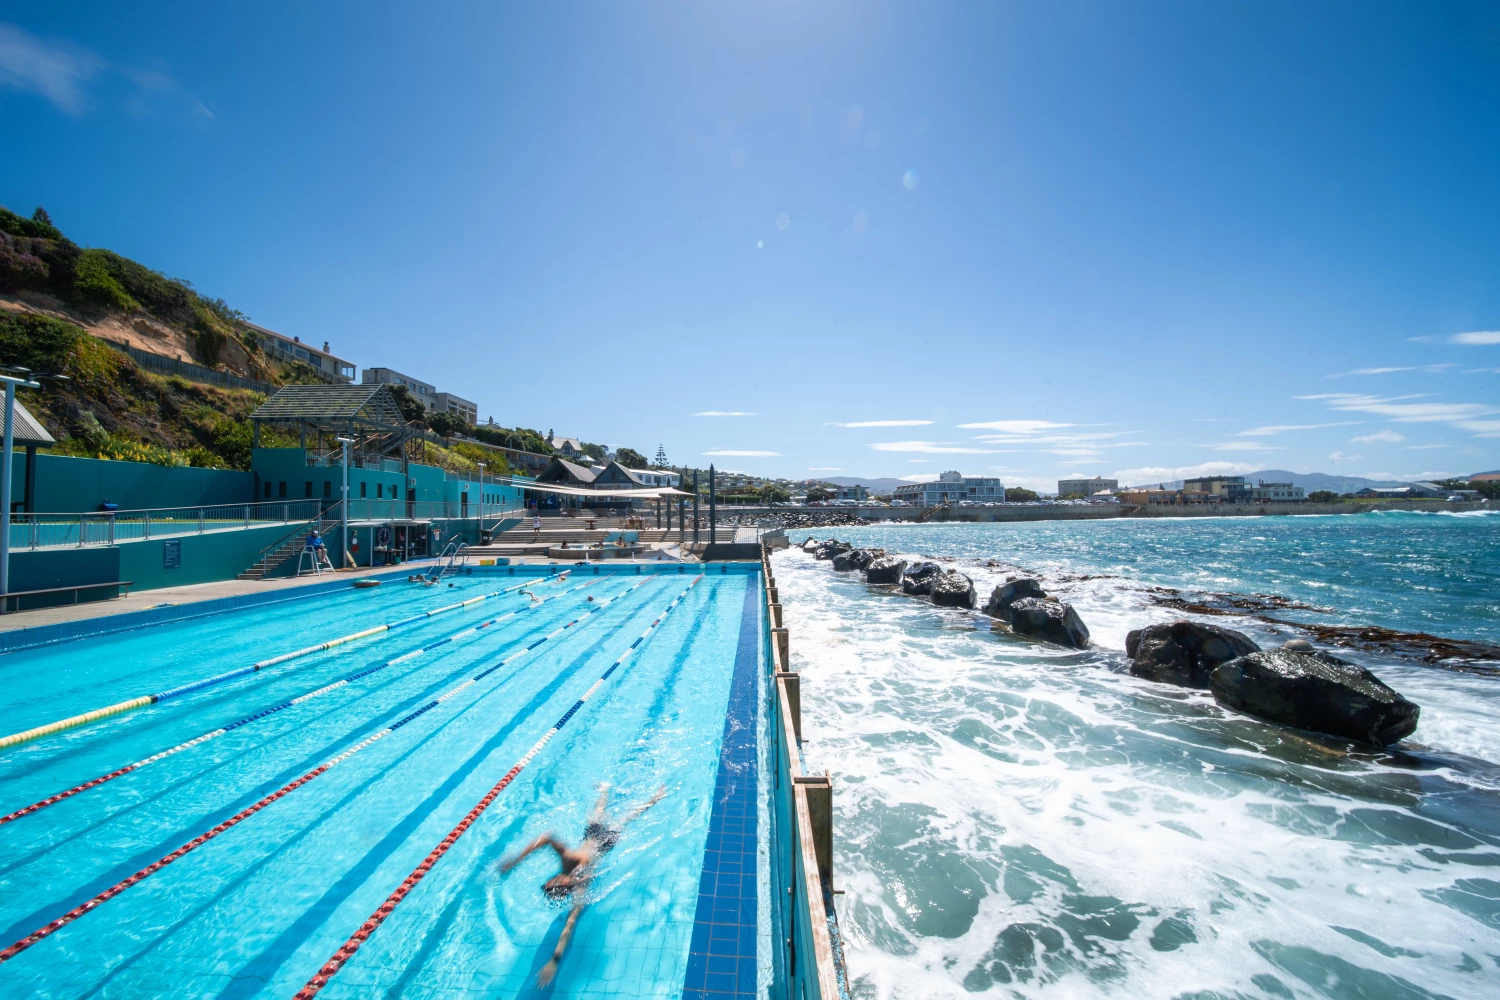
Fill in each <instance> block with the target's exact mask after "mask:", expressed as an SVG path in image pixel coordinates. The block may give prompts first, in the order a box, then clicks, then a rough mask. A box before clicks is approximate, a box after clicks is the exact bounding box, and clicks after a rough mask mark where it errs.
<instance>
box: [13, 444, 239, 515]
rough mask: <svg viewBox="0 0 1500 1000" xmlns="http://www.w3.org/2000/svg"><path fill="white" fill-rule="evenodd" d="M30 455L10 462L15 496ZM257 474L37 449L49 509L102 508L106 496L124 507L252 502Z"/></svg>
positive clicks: (42, 504)
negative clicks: (27, 457) (116, 459)
mask: <svg viewBox="0 0 1500 1000" xmlns="http://www.w3.org/2000/svg"><path fill="white" fill-rule="evenodd" d="M25 476H26V455H25V453H24V452H22V451H18V452H16V453H15V455H14V456H13V459H12V465H11V491H10V496H11V500H12V501H14V502H20V501H21V500H24V499H25V497H26V494H25V492H24V491H25ZM254 485H255V477H254V476H252V475H251V474H250V473H248V472H235V471H233V470H227V469H193V468H179V467H171V466H165V465H149V464H147V463H145V462H108V461H103V460H101V459H97V458H71V457H68V456H64V455H49V454H47V453H46V452H38V453H37V456H36V509H37V511H38V512H39V513H44V514H72V513H79V512H85V511H93V510H98V509H99V505H100V504H101V503H103V502H104V501H105V500H109V501H110V502H112V503H117V504H119V505H120V509H121V510H150V509H155V508H161V507H200V506H201V507H213V506H221V505H225V504H240V503H249V502H250V500H251V499H252V498H251V493H252V492H253V490H254Z"/></svg>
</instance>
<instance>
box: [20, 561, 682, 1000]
mask: <svg viewBox="0 0 1500 1000" xmlns="http://www.w3.org/2000/svg"><path fill="white" fill-rule="evenodd" d="M702 579H703V574H701V573H700V574H698V576H696V577H694V578H693V582H692V583H690V584H688V585H687V588H686V589H684V590H683V592H682V593H680V594H678V595H677V596H676V597H675V598H673V600H672V603H671V604H669V605H667V609H666V610H665V611H663V612H662V613H661V614H660V615H658V616H657V617H656V620H655V621H653V622H652V623H651V624H650V625H648V626H646V631H644V632H642V633H641V634H640V635H639V636H637V637H636V640H635V642H632V643H631V644H630V648H628V649H626V650H625V652H623V653H621V654H620V658H619V659H617V660H615V662H613V663H611V664H610V665H609V668H608V669H607V670H605V671H604V673H603V674H601V675H600V676H599V679H598V680H596V681H594V683H593V685H591V686H590V687H589V689H588V690H587V691H585V692H584V693H583V696H582V697H581V698H579V699H578V700H577V701H575V702H574V703H573V705H572V707H571V708H569V709H568V710H567V711H566V712H564V713H563V715H562V718H560V719H558V720H557V721H556V722H554V723H553V724H552V728H551V729H549V730H547V731H546V732H545V733H543V734H542V738H541V739H539V740H537V741H536V743H534V744H533V745H532V747H531V749H530V750H527V751H526V753H525V754H524V755H522V757H521V759H520V760H518V761H516V763H515V766H513V767H512V768H511V769H510V770H509V771H507V772H505V776H504V777H502V778H501V779H500V780H499V781H498V782H496V783H495V786H494V787H493V788H491V789H490V790H489V791H488V792H487V793H485V796H484V798H482V799H480V800H479V801H478V802H477V803H475V805H474V808H473V809H470V810H469V813H468V815H466V816H465V817H464V818H463V819H462V820H460V821H459V823H458V825H457V826H455V827H454V828H453V829H452V830H450V831H449V832H448V836H446V837H444V838H443V839H442V840H441V841H440V842H439V843H438V845H437V846H436V847H434V848H433V849H432V851H431V852H430V853H429V854H428V855H427V857H426V858H424V859H423V860H422V863H421V864H419V865H417V867H416V868H414V869H412V873H411V874H410V875H408V876H406V879H405V880H404V881H403V882H402V883H401V884H400V885H399V886H397V887H396V889H395V891H394V892H392V893H391V894H390V895H389V896H388V897H386V900H385V902H384V903H381V904H380V906H379V908H377V909H376V910H375V912H374V913H372V914H370V916H369V918H368V919H366V920H365V922H364V923H363V924H361V925H360V928H359V930H357V931H355V932H354V933H353V934H352V935H350V937H349V940H347V941H345V942H344V944H343V945H342V946H341V947H340V948H339V950H338V951H336V952H334V953H333V955H332V956H331V957H330V958H329V959H328V961H327V962H325V963H324V964H323V967H322V968H321V969H319V970H318V971H317V974H316V975H314V976H313V977H312V978H311V979H309V980H308V981H307V983H306V985H304V986H303V987H302V989H300V990H298V991H297V993H296V995H295V997H294V998H293V1000H311V998H312V997H315V996H317V995H318V992H319V991H320V990H322V989H323V987H324V986H327V985H328V982H329V980H331V979H332V978H333V977H334V976H336V975H338V973H339V970H340V969H342V968H343V967H344V965H345V963H347V962H348V961H349V959H351V958H353V957H354V954H355V952H357V951H359V949H360V947H361V946H362V945H363V944H364V943H365V942H366V941H368V940H369V939H370V936H371V935H372V934H374V933H375V931H376V930H378V929H379V928H380V925H381V924H383V923H385V920H386V918H387V917H389V916H390V915H391V913H392V912H393V911H394V910H395V909H396V907H397V906H398V905H400V903H401V901H402V900H403V899H405V898H406V897H407V895H408V894H409V893H410V892H411V891H412V889H414V888H416V886H417V883H418V882H420V881H422V879H424V878H426V877H427V874H428V873H429V872H430V871H432V869H433V867H434V866H435V865H436V864H437V863H438V862H439V861H440V860H442V857H443V855H445V854H447V853H448V851H449V849H450V848H452V847H453V845H454V844H456V843H458V838H460V837H462V836H463V835H464V833H465V832H467V831H468V829H469V827H471V826H473V825H474V821H475V820H477V819H478V818H479V817H480V815H481V814H482V813H483V812H484V811H485V810H486V809H488V808H489V807H490V805H491V804H492V803H493V802H494V801H495V799H496V798H498V797H499V795H500V793H501V792H503V791H505V788H506V786H507V785H509V784H510V783H511V782H512V781H514V780H515V779H516V775H518V774H520V773H521V771H522V769H524V768H525V767H526V765H527V764H530V763H531V761H532V760H533V759H534V758H535V757H536V755H537V754H539V753H541V752H542V748H543V747H545V746H546V745H547V744H548V743H550V742H551V741H552V737H554V736H556V735H557V734H558V732H559V731H561V729H562V727H563V726H566V725H567V724H568V720H570V719H572V718H573V716H574V715H576V714H577V713H578V710H579V709H581V708H583V705H584V703H585V702H586V701H588V700H589V699H590V698H591V697H593V696H594V694H595V693H597V692H598V690H599V689H600V688H601V687H603V686H604V683H605V682H606V681H608V680H609V677H610V675H611V674H613V673H614V672H615V671H616V670H618V669H619V667H620V664H622V663H624V662H625V660H626V659H628V658H629V657H630V656H631V655H633V654H634V653H635V652H636V651H637V650H639V649H640V648H641V647H642V646H643V645H644V644H645V643H646V642H647V640H649V639H650V637H651V635H652V634H653V633H654V632H655V631H656V628H657V626H659V625H660V624H661V623H662V622H664V621H666V619H667V616H668V615H670V614H671V613H672V611H673V610H674V609H675V608H676V607H677V605H679V604H681V603H682V601H683V599H684V598H685V597H687V595H688V591H690V590H692V589H693V588H694V587H696V586H697V585H698V582H699V581H700V580H702ZM12 947H14V946H12ZM3 960H4V955H3V953H0V961H3Z"/></svg>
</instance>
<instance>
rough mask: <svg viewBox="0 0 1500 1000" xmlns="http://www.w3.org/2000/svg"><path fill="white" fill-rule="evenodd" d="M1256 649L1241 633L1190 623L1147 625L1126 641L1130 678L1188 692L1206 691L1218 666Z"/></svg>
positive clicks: (1132, 633) (1257, 647) (1247, 637)
mask: <svg viewBox="0 0 1500 1000" xmlns="http://www.w3.org/2000/svg"><path fill="white" fill-rule="evenodd" d="M1259 649H1260V647H1259V646H1257V645H1256V644H1255V643H1254V642H1253V641H1251V639H1250V637H1249V636H1247V635H1245V634H1244V633H1243V632H1236V631H1234V630H1233V629H1227V628H1219V627H1218V626H1217V625H1200V624H1198V623H1197V622H1189V621H1177V622H1170V623H1168V624H1165V625H1148V626H1146V627H1145V628H1140V629H1136V630H1135V631H1133V632H1131V633H1130V634H1129V635H1127V636H1126V637H1125V652H1126V654H1127V655H1128V656H1129V657H1130V672H1131V673H1132V674H1135V675H1136V676H1137V677H1144V678H1146V679H1147V680H1153V681H1160V682H1162V683H1163V684H1178V685H1181V686H1182V687H1191V688H1206V687H1208V675H1209V674H1210V673H1212V672H1213V669H1214V668H1215V667H1217V666H1218V665H1219V664H1221V663H1228V662H1229V661H1230V660H1232V659H1234V658H1235V657H1236V656H1246V655H1248V654H1250V653H1254V652H1256V651H1258V650H1259Z"/></svg>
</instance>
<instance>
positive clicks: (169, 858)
mask: <svg viewBox="0 0 1500 1000" xmlns="http://www.w3.org/2000/svg"><path fill="white" fill-rule="evenodd" d="M651 579H652V577H649V576H645V577H642V578H641V580H640V582H639V583H636V584H634V585H633V586H630V587H627V588H625V589H624V590H622V591H621V592H620V593H618V594H616V595H615V596H614V597H612V598H608V599H606V600H604V601H601V602H600V603H599V606H598V607H596V608H592V609H590V610H588V611H586V612H584V613H583V614H581V615H579V616H578V617H577V618H574V619H573V620H572V621H570V622H568V623H567V624H566V625H563V626H562V627H561V628H558V629H556V630H554V631H552V632H549V633H547V634H546V635H544V636H543V637H542V638H540V639H538V640H536V641H535V642H533V643H531V644H530V645H528V646H526V647H525V648H523V649H520V650H518V651H516V652H515V653H512V654H511V655H510V656H507V657H506V658H505V659H503V660H501V661H500V662H499V663H497V664H495V665H494V666H492V667H488V668H486V669H484V670H481V671H480V672H479V673H477V674H475V675H474V676H473V677H470V678H469V679H468V680H466V681H464V682H463V683H462V684H459V685H458V686H456V687H453V688H450V689H449V690H447V691H445V692H443V693H442V694H440V695H438V696H437V697H436V698H434V699H433V700H432V701H429V702H428V703H427V704H425V705H423V706H421V707H420V708H418V709H416V710H415V711H413V712H410V713H409V714H407V715H405V716H403V717H402V718H400V719H398V720H397V721H395V722H393V723H391V724H390V725H389V726H386V727H385V728H384V729H381V730H379V731H377V732H374V733H371V734H370V735H369V736H366V737H365V738H364V739H362V740H360V741H359V742H358V743H356V744H354V745H353V746H352V747H350V748H349V749H347V750H345V751H344V752H343V753H341V754H338V755H337V756H335V757H331V758H329V759H328V760H326V761H324V762H323V763H322V764H319V765H318V766H317V767H315V768H313V769H312V770H311V771H308V772H307V773H306V774H304V775H302V777H300V778H297V779H296V780H295V781H291V782H288V783H287V784H285V785H283V786H282V787H280V788H278V789H277V790H276V791H274V792H272V793H271V794H270V795H267V796H266V797H265V798H263V799H261V800H260V801H259V802H256V803H255V804H254V805H251V806H249V807H247V808H245V809H243V810H241V811H240V812H237V813H235V814H234V815H233V816H231V817H229V818H228V819H226V820H225V821H224V822H222V823H220V824H219V825H218V826H216V827H214V828H213V829H212V830H209V831H208V832H207V833H203V834H199V835H198V836H197V837H194V838H193V839H192V840H190V841H188V842H187V843H186V844H183V845H182V846H181V847H179V848H177V850H175V851H173V852H172V853H171V854H168V855H166V856H165V857H163V858H160V859H158V860H156V861H153V862H152V863H151V864H149V865H147V866H146V867H145V868H142V869H141V870H140V871H138V872H136V873H135V874H134V875H131V876H129V877H128V878H125V879H121V880H120V881H119V882H116V883H115V884H114V885H112V886H110V887H109V888H108V889H105V890H104V891H103V892H101V893H99V895H97V896H95V897H93V898H92V899H90V900H88V901H87V902H84V903H81V904H79V905H78V906H75V907H74V908H73V909H71V910H69V911H68V912H67V913H64V914H63V915H62V916H60V917H58V918H57V919H56V920H53V921H51V922H50V923H48V924H46V925H44V926H42V927H39V928H37V929H36V930H34V931H32V932H31V933H30V934H28V935H26V936H25V937H23V938H22V939H21V940H19V941H17V942H16V943H15V944H12V945H11V946H10V947H8V948H6V949H5V950H4V951H0V963H4V962H8V961H10V960H11V959H12V958H15V957H16V956H17V955H19V954H20V953H21V952H23V951H25V950H26V949H27V948H30V947H31V946H32V945H34V944H36V943H37V942H38V941H40V940H42V939H43V938H46V937H50V936H51V935H53V934H55V933H57V932H58V931H59V930H61V929H62V928H64V927H66V926H68V924H71V923H72V922H73V921H75V920H77V919H78V918H79V917H81V916H83V915H84V914H86V913H88V912H90V911H91V910H94V909H96V908H97V907H99V906H102V905H103V904H105V903H107V902H109V901H110V900H111V899H114V898H115V897H116V896H118V895H119V894H120V893H122V892H124V891H125V890H126V889H129V888H130V887H131V886H133V885H135V884H136V883H137V882H140V881H143V880H145V879H147V878H149V877H150V876H152V875H154V874H156V873H157V872H159V871H161V870H162V869H163V868H165V867H166V866H167V865H170V864H171V863H172V862H174V861H176V860H178V859H179V858H181V857H183V856H184V855H186V854H188V853H189V852H191V851H194V850H197V849H198V848H199V847H202V846H203V845H204V844H206V843H208V842H209V841H210V840H213V839H214V838H215V837H217V836H219V834H221V833H224V832H225V831H226V830H229V829H232V828H233V827H235V826H238V825H239V824H240V823H243V822H244V821H245V820H247V819H249V818H250V817H251V816H254V815H255V814H256V813H258V812H260V811H261V810H262V809H264V808H265V807H266V806H268V805H270V804H271V803H272V802H275V801H276V800H277V799H280V798H284V797H285V796H287V795H290V794H291V793H292V792H295V791H296V790H297V789H299V788H301V787H302V786H303V785H305V784H307V783H308V782H310V781H312V780H313V779H315V778H318V777H320V776H321V775H323V774H324V773H326V772H327V771H329V770H330V769H332V768H334V767H337V766H338V765H339V764H342V763H343V762H344V761H346V760H348V759H349V758H350V757H353V756H354V755H355V754H357V753H359V752H360V751H361V750H364V749H366V748H367V747H370V746H373V745H374V744H376V743H378V742H380V741H381V740H383V739H385V738H386V737H387V736H389V735H391V733H394V732H395V731H396V730H398V729H400V728H401V727H402V726H405V725H406V724H407V723H410V722H413V721H415V720H416V719H418V718H420V717H421V716H423V715H425V714H427V713H428V712H430V711H431V710H432V709H434V708H437V707H438V706H439V705H441V704H442V703H443V702H445V701H447V700H448V699H450V698H452V697H454V696H455V695H457V694H458V693H459V692H461V691H465V690H467V689H468V688H470V687H473V686H474V685H475V684H476V683H478V682H479V681H480V680H482V679H484V678H485V677H488V676H489V675H490V674H492V673H494V672H495V671H497V670H500V669H502V668H504V667H506V666H509V665H510V664H512V663H514V662H515V661H516V660H519V659H520V658H521V657H523V656H525V655H526V654H528V653H530V652H531V651H532V650H534V649H536V648H537V647H538V646H541V645H542V644H544V643H546V642H548V641H550V640H552V639H555V638H557V637H558V636H560V635H562V634H563V633H564V632H566V631H568V630H569V629H571V628H572V627H573V626H575V625H577V624H578V623H580V622H582V621H584V620H585V619H587V618H590V617H592V616H593V615H596V614H598V613H599V612H600V611H603V610H604V609H605V608H606V607H608V606H609V605H610V604H613V603H614V602H615V601H618V600H620V599H621V598H623V597H625V595H627V594H629V593H630V592H631V591H633V590H636V589H637V588H639V587H642V586H644V585H645V584H646V583H647V582H648V581H649V580H651Z"/></svg>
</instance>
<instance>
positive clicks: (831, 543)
mask: <svg viewBox="0 0 1500 1000" xmlns="http://www.w3.org/2000/svg"><path fill="white" fill-rule="evenodd" d="M852 548H854V546H853V545H850V544H849V543H848V542H841V541H839V540H838V539H837V538H830V539H828V541H826V542H824V543H823V544H821V545H819V546H818V547H817V548H816V549H815V550H813V558H814V559H832V558H833V557H834V556H836V555H838V554H839V553H840V552H848V551H849V550H850V549H852Z"/></svg>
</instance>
